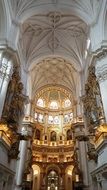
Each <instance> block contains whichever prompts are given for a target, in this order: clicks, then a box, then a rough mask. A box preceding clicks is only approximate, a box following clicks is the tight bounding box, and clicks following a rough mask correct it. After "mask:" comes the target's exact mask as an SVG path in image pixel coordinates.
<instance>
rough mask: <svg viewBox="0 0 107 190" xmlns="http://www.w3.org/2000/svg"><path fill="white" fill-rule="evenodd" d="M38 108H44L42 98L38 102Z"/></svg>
mask: <svg viewBox="0 0 107 190" xmlns="http://www.w3.org/2000/svg"><path fill="white" fill-rule="evenodd" d="M37 106H39V107H44V101H43V99H42V98H39V99H38V101H37Z"/></svg>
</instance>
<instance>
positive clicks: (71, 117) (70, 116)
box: [69, 112, 73, 121]
mask: <svg viewBox="0 0 107 190" xmlns="http://www.w3.org/2000/svg"><path fill="white" fill-rule="evenodd" d="M69 118H70V121H73V113H72V112H71V113H69Z"/></svg>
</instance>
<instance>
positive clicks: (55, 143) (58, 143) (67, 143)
mask: <svg viewBox="0 0 107 190" xmlns="http://www.w3.org/2000/svg"><path fill="white" fill-rule="evenodd" d="M33 143H34V144H35V145H40V146H41V145H43V146H54V147H55V146H71V145H73V141H72V140H68V141H63V140H61V141H48V140H44V141H40V140H36V139H35V140H33Z"/></svg>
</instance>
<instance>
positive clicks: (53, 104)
mask: <svg viewBox="0 0 107 190" xmlns="http://www.w3.org/2000/svg"><path fill="white" fill-rule="evenodd" d="M50 109H58V103H57V102H56V101H52V102H51V103H50Z"/></svg>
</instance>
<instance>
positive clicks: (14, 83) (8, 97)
mask: <svg viewBox="0 0 107 190" xmlns="http://www.w3.org/2000/svg"><path fill="white" fill-rule="evenodd" d="M19 80H20V76H19V72H18V71H14V73H13V75H12V79H11V80H10V82H9V84H8V89H7V94H6V99H5V104H4V110H3V117H6V118H7V117H8V115H9V108H10V104H11V101H12V98H13V96H14V93H15V91H16V87H17V83H18V81H19Z"/></svg>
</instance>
